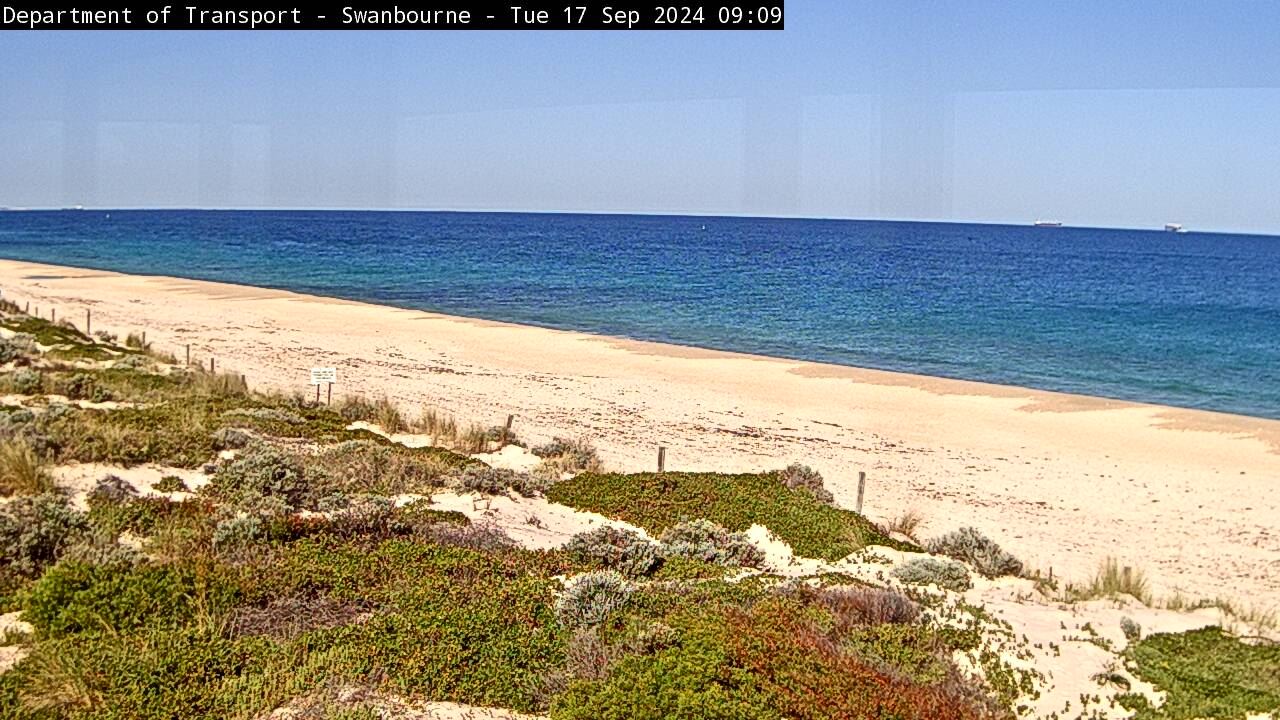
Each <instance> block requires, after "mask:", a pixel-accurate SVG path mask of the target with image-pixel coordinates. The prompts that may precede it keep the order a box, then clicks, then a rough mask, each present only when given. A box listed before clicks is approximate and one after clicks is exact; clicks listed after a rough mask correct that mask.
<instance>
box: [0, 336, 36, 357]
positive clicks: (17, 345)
mask: <svg viewBox="0 0 1280 720" xmlns="http://www.w3.org/2000/svg"><path fill="white" fill-rule="evenodd" d="M35 352H36V347H35V342H34V339H33V338H32V337H31V336H30V335H26V334H19V335H14V336H12V337H8V338H0V364H5V363H11V362H13V361H15V360H21V359H23V358H25V357H30V356H31V355H34V354H35Z"/></svg>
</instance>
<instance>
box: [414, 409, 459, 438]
mask: <svg viewBox="0 0 1280 720" xmlns="http://www.w3.org/2000/svg"><path fill="white" fill-rule="evenodd" d="M414 429H415V430H417V431H418V432H420V433H422V434H423V435H430V436H431V444H432V445H438V444H440V441H441V440H444V441H445V442H446V443H447V444H451V443H452V442H453V440H454V438H456V437H458V421H457V420H454V418H453V416H452V415H449V414H446V413H444V412H442V411H440V410H437V409H435V408H430V407H428V408H423V409H422V414H421V415H419V416H418V421H417V422H416V423H414Z"/></svg>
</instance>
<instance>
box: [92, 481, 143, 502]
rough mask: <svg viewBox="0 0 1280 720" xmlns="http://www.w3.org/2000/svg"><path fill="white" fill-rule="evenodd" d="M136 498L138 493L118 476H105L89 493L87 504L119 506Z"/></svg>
mask: <svg viewBox="0 0 1280 720" xmlns="http://www.w3.org/2000/svg"><path fill="white" fill-rule="evenodd" d="M137 496H138V491H137V490H136V489H135V488H134V487H133V485H130V484H129V482H128V481H127V480H125V479H124V478H121V477H120V476H119V475H107V476H105V477H103V478H102V479H101V480H99V481H98V484H97V485H95V486H94V488H93V490H92V491H91V492H90V493H89V497H88V500H89V503H90V504H91V505H92V504H94V503H110V504H112V505H119V504H121V503H125V502H128V501H129V500H131V499H133V498H135V497H137Z"/></svg>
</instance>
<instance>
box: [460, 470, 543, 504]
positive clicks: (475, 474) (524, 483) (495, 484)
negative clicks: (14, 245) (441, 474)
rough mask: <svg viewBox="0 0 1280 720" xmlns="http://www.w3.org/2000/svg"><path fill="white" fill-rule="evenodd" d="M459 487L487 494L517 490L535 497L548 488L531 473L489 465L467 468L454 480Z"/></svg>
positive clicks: (502, 493)
mask: <svg viewBox="0 0 1280 720" xmlns="http://www.w3.org/2000/svg"><path fill="white" fill-rule="evenodd" d="M454 482H455V483H456V485H457V487H458V489H460V490H463V491H465V492H476V493H482V494H485V495H506V494H508V493H510V492H515V493H517V494H519V495H521V496H523V497H534V496H535V495H538V494H539V493H541V492H543V491H544V490H545V489H546V484H545V483H544V482H542V481H541V480H540V479H539V478H537V477H534V476H533V475H530V474H529V473H523V472H516V471H514V470H508V469H506V468H492V467H489V466H487V465H472V466H470V467H467V468H465V469H464V470H463V471H462V473H461V474H460V475H458V476H457V478H456V480H455V481H454Z"/></svg>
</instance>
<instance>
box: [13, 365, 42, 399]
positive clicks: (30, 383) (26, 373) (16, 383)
mask: <svg viewBox="0 0 1280 720" xmlns="http://www.w3.org/2000/svg"><path fill="white" fill-rule="evenodd" d="M9 386H10V387H11V388H13V392H15V393H17V394H19V395H39V394H40V393H41V392H43V390H44V375H43V374H42V373H41V372H40V371H39V370H32V369H31V368H19V369H18V370H16V371H15V372H14V373H13V375H11V376H10V377H9Z"/></svg>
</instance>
